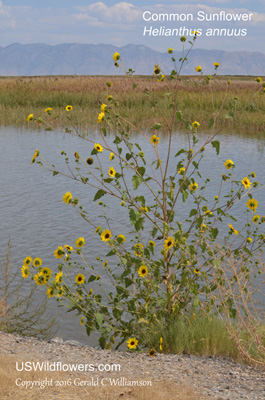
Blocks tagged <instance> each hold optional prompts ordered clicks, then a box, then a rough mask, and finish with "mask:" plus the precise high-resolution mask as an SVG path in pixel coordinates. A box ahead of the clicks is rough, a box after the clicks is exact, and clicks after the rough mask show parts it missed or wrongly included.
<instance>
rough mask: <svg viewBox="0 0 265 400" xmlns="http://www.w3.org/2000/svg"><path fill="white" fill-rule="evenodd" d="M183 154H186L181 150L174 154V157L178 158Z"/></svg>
mask: <svg viewBox="0 0 265 400" xmlns="http://www.w3.org/2000/svg"><path fill="white" fill-rule="evenodd" d="M183 153H186V150H184V149H181V150H179V151H178V152H177V154H175V157H178V156H180V154H183Z"/></svg>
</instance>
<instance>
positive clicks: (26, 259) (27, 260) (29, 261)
mask: <svg viewBox="0 0 265 400" xmlns="http://www.w3.org/2000/svg"><path fill="white" fill-rule="evenodd" d="M31 261H32V258H31V257H26V258H25V259H24V262H23V265H30V264H31Z"/></svg>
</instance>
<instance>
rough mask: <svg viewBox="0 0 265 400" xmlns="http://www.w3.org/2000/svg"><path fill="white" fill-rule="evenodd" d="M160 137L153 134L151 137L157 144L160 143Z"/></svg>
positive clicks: (154, 143) (152, 141)
mask: <svg viewBox="0 0 265 400" xmlns="http://www.w3.org/2000/svg"><path fill="white" fill-rule="evenodd" d="M159 140H160V137H157V136H156V135H153V136H152V137H151V143H152V144H153V145H154V146H156V145H157V144H158V143H159Z"/></svg>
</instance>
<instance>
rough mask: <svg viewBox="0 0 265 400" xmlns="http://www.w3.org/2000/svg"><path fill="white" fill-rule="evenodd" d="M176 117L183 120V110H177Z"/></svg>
mask: <svg viewBox="0 0 265 400" xmlns="http://www.w3.org/2000/svg"><path fill="white" fill-rule="evenodd" d="M176 118H177V119H178V120H179V121H181V120H182V111H176Z"/></svg>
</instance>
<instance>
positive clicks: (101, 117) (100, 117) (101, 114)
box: [98, 112, 105, 124]
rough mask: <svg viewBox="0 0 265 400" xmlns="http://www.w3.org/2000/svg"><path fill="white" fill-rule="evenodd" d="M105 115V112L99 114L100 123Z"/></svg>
mask: <svg viewBox="0 0 265 400" xmlns="http://www.w3.org/2000/svg"><path fill="white" fill-rule="evenodd" d="M104 117H105V114H104V112H101V113H99V114H98V123H99V124H100V123H101V122H102V121H103V119H104Z"/></svg>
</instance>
